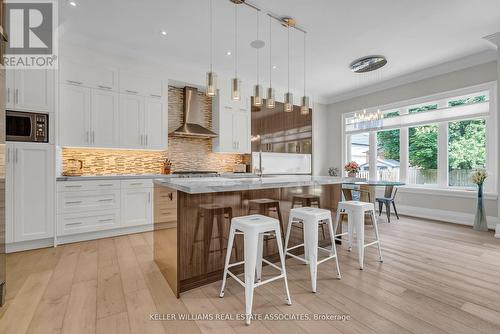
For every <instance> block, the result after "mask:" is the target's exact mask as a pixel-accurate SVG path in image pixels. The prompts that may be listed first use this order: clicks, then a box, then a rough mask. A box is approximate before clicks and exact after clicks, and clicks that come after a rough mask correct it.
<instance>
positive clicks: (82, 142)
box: [59, 84, 120, 147]
mask: <svg viewBox="0 0 500 334" xmlns="http://www.w3.org/2000/svg"><path fill="white" fill-rule="evenodd" d="M118 104H119V101H118V93H115V92H111V91H106V90H102V89H91V88H88V87H81V86H75V85H66V84H63V85H61V106H60V112H59V115H60V117H59V120H60V124H59V129H60V130H59V136H60V141H59V143H60V145H61V146H77V147H118V146H119V129H120V124H119V110H118V107H119V106H118Z"/></svg>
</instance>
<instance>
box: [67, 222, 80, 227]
mask: <svg viewBox="0 0 500 334" xmlns="http://www.w3.org/2000/svg"><path fill="white" fill-rule="evenodd" d="M81 224H82V222H75V223H66V226H75V225H81Z"/></svg>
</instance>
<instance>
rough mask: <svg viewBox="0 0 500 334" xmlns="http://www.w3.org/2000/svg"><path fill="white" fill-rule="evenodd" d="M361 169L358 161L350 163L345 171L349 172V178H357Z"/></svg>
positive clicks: (345, 167)
mask: <svg viewBox="0 0 500 334" xmlns="http://www.w3.org/2000/svg"><path fill="white" fill-rule="evenodd" d="M359 169H360V168H359V165H358V163H357V162H356V161H350V162H348V163H347V164H346V165H345V166H344V170H345V171H346V172H347V176H348V177H356V174H357V173H358V172H359Z"/></svg>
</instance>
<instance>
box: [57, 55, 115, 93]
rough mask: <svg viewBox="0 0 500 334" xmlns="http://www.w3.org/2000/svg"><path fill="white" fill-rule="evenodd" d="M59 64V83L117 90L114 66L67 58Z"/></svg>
mask: <svg viewBox="0 0 500 334" xmlns="http://www.w3.org/2000/svg"><path fill="white" fill-rule="evenodd" d="M60 66H61V83H65V84H70V85H76V86H82V87H90V88H97V89H103V90H110V91H116V90H118V80H117V77H118V75H117V70H116V69H114V68H109V67H105V66H96V65H89V64H80V63H76V62H72V61H68V60H63V61H62V62H61V65H60Z"/></svg>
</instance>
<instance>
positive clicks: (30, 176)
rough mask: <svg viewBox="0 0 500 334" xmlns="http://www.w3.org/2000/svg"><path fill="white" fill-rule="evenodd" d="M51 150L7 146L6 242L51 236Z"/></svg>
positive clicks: (42, 146)
mask: <svg viewBox="0 0 500 334" xmlns="http://www.w3.org/2000/svg"><path fill="white" fill-rule="evenodd" d="M54 160H55V158H54V147H53V146H52V145H48V144H34V143H16V144H12V143H7V152H6V171H7V177H6V179H7V183H6V199H7V200H6V211H7V212H6V217H7V224H6V230H7V242H8V243H12V242H20V241H29V240H36V239H44V238H50V237H53V236H54V228H53V227H54V194H55V190H54V184H55V180H54V177H55V176H54V175H55V173H54V170H55V166H54Z"/></svg>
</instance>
